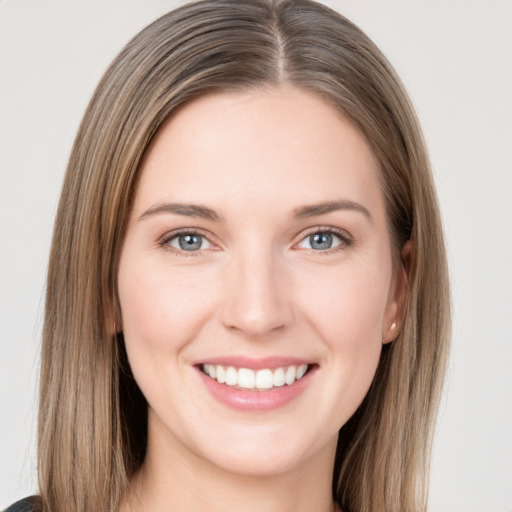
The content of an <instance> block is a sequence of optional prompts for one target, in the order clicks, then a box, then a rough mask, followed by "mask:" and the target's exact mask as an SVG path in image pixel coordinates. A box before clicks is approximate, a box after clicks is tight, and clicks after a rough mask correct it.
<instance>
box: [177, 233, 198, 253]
mask: <svg viewBox="0 0 512 512" xmlns="http://www.w3.org/2000/svg"><path fill="white" fill-rule="evenodd" d="M179 244H180V247H181V248H182V249H183V250H184V251H194V250H197V249H200V248H201V237H200V236H198V235H181V236H180V238H179Z"/></svg>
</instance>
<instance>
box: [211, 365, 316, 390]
mask: <svg viewBox="0 0 512 512" xmlns="http://www.w3.org/2000/svg"><path fill="white" fill-rule="evenodd" d="M201 370H202V372H203V373H204V374H205V375H208V376H209V377H210V378H211V379H213V380H215V381H217V382H218V383H219V384H225V385H227V386H230V387H233V388H235V389H244V390H254V391H268V390H270V389H274V388H280V387H283V386H290V385H291V384H293V383H294V382H295V381H298V380H300V379H302V377H304V375H305V374H306V373H307V371H308V365H307V364H301V365H291V366H281V367H278V368H272V369H271V368H262V369H259V370H252V369H250V368H235V367H234V366H227V367H226V366H223V365H220V364H217V365H215V364H203V365H201Z"/></svg>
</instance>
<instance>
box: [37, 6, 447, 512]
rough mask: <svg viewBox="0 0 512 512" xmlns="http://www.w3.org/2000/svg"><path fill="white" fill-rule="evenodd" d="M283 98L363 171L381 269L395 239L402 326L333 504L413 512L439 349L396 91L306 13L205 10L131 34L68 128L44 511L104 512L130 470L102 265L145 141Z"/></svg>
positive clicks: (430, 203) (364, 44) (418, 499)
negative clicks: (207, 114)
mask: <svg viewBox="0 0 512 512" xmlns="http://www.w3.org/2000/svg"><path fill="white" fill-rule="evenodd" d="M282 83H288V84H292V85H294V86H295V87H298V88H301V89H303V90H307V91H310V92H313V93H314V94H317V95H319V96H321V97H323V98H324V100H325V101H326V102H328V103H329V104H330V105H332V106H333V108H335V109H338V110H340V111H341V112H343V113H344V115H345V116H347V117H348V118H349V119H350V120H351V121H352V122H353V123H354V125H355V126H357V127H358V128H359V130H360V131H361V133H363V134H364V136H365V137H366V139H367V140H368V142H369V144H370V145H371V147H372V149H373V152H374V154H375V156H376V158H377V159H378V161H379V163H380V169H381V177H382V187H383V191H384V194H385V197H386V204H387V210H388V216H389V226H390V236H391V239H392V243H393V247H394V250H395V254H396V255H398V254H399V253H400V248H401V247H402V246H403V244H404V243H405V242H406V241H407V240H411V241H412V246H413V250H412V254H413V257H412V260H411V262H410V267H409V269H408V293H407V303H406V313H405V321H404V325H403V328H402V329H401V333H400V335H399V336H398V338H397V339H396V340H395V341H394V342H393V343H391V344H389V345H386V346H385V347H384V350H383V353H382V356H381V359H380V363H379V366H378V369H377V374H376V376H375V379H374V382H373V384H372V387H371V388H370V391H369V393H368V395H367V396H366V398H365V399H364V401H363V403H362V404H361V406H360V407H359V409H358V410H357V412H356V413H355V414H354V416H353V417H352V418H351V419H350V420H349V421H348V423H347V424H346V425H344V426H343V427H342V429H341V430H340V434H339V442H338V449H337V455H336V463H335V468H334V479H333V499H334V500H335V501H336V502H337V503H338V504H339V505H340V506H341V507H342V508H343V510H344V511H345V512H356V511H357V512H363V511H366V512H370V511H376V510H379V511H382V512H386V511H387V512H391V511H394V512H396V511H398V510H400V511H401V512H408V511H409V512H412V511H414V512H418V511H421V510H424V509H425V506H426V489H427V487H426V482H427V477H428V460H429V450H430V444H431V436H432V427H433V423H434V420H435V414H436V410H437V405H438V401H439V394H440V390H441V386H442V381H443V377H444V370H445V363H446V357H447V350H448V340H449V319H450V308H449V290H448V276H447V267H446V260H445V252H444V243H443V236H442V228H441V222H440V216H439V212H438V206H437V200H436V195H435V191H434V186H433V181H432V176H431V172H430V168H429V162H428V157H427V153H426V150H425V145H424V142H423V139H422V136H421V132H420V129H419V126H418V123H417V120H416V117H415V115H414V111H413V109H412V107H411V105H410V102H409V100H408V97H407V95H406V93H405V92H404V89H403V87H402V85H401V83H400V80H399V79H398V78H397V76H396V74H395V72H394V71H393V69H392V67H391V66H390V64H389V63H388V62H387V60H386V59H385V58H384V57H383V55H382V54H381V53H380V51H379V50H378V49H377V48H376V46H375V45H374V44H373V43H372V42H371V41H370V40H369V38H368V37H367V36H366V35H365V34H364V33H363V32H362V31H361V30H360V29H358V28H357V27H356V26H354V25H353V24H352V23H351V22H349V21H348V20H347V19H345V18H344V17H342V16H341V15H339V14H337V13H335V12H334V11H332V10H330V9H328V8H327V7H324V6H322V5H320V4H318V3H315V2H312V1H310V0H296V1H291V0H257V1H254V0H253V1H245V0H242V1H240V0H213V1H201V2H196V3H192V4H189V5H185V6H183V7H180V8H178V9H176V10H174V11H172V12H170V13H168V14H166V15H165V16H163V17H162V18H160V19H158V20H157V21H155V22H154V23H152V24H151V25H150V26H149V27H147V28H146V29H144V30H143V31H142V32H140V33H139V34H138V35H137V36H136V37H135V38H134V39H133V40H132V41H131V42H130V43H129V44H128V45H127V46H126V47H125V48H124V49H123V50H122V52H121V53H120V55H119V56H118V57H117V58H116V59H115V60H114V62H113V63H112V64H111V66H110V68H109V69H108V70H107V72H106V73H105V75H104V76H103V78H102V80H101V82H100V84H99V85H98V87H97V89H96V92H95V93H94V96H93V98H92V99H91V102H90V104H89V106H88V108H87V110H86V113H85V116H84V118H83V120H82V123H81V126H80V128H79V131H78V134H77V137H76V140H75V143H74V146H73V149H72V153H71V157H70V160H69V165H68V169H67V174H66V177H65V182H64V186H63V190H62V195H61V200H60V204H59V208H58V213H57V218H56V221H55V231H54V236H53V242H52V249H51V257H50V265H49V271H48V284H47V294H46V313H45V323H44V332H43V350H42V369H41V386H40V393H41V395H40V410H39V453H38V458H39V459H38V460H39V484H40V493H41V496H42V500H43V506H44V510H45V511H48V512H50V511H51V512H63V511H68V510H74V511H76V512H83V511H94V512H98V511H113V510H115V509H116V507H117V504H118V502H119V498H120V496H121V493H122V492H123V490H124V489H125V488H126V486H127V484H128V481H129V479H130V477H131V476H132V475H133V474H134V473H135V471H137V469H138V468H139V467H140V465H141V464H142V461H143V458H144V454H145V449H146V442H147V431H146V414H147V405H146V403H145V400H144V398H143V396H142V395H141V393H140V391H139V389H138V387H137V385H136V383H135V382H134V380H133V377H132V375H131V372H130V368H129V366H128V364H127V360H126V354H125V352H124V342H123V338H122V334H120V335H117V336H116V335H115V329H114V328H113V327H112V326H111V325H109V322H110V321H111V319H112V318H113V317H114V316H115V315H114V313H115V312H116V311H118V308H119V305H118V300H117V290H116V279H117V266H118V261H119V253H120V248H121V244H122V241H123V236H124V232H125V229H126V222H127V219H128V214H129V211H130V206H131V202H132V198H133V195H134V189H135V186H136V180H137V170H138V168H139V166H140V162H141V159H142V157H143V155H144V152H145V150H146V148H147V147H148V145H149V143H150V141H151V140H152V137H153V136H154V135H155V133H156V132H157V131H158V129H159V127H160V126H161V125H162V123H163V122H164V121H165V120H166V119H168V118H169V116H170V115H172V113H173V111H174V110H175V109H176V108H177V107H178V106H180V105H183V104H184V103H185V102H187V101H190V100H192V99H194V98H196V97H198V96H201V95H204V94H207V93H209V92H213V91H219V90H222V91H238V90H247V89H251V88H258V87H262V86H269V85H270V86H279V84H282Z"/></svg>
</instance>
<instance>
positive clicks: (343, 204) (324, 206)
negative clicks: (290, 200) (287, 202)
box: [293, 199, 372, 221]
mask: <svg viewBox="0 0 512 512" xmlns="http://www.w3.org/2000/svg"><path fill="white" fill-rule="evenodd" d="M337 210H353V211H356V212H360V213H362V214H363V215H364V216H365V217H367V218H368V220H370V221H371V220H372V216H371V214H370V212H369V211H368V210H367V209H366V208H365V207H364V206H363V205H362V204H359V203H356V202H354V201H348V200H346V199H341V200H339V201H327V202H324V203H318V204H312V205H307V206H301V207H299V208H295V210H293V216H294V217H296V218H298V219H306V218H309V217H314V216H316V215H323V214H325V213H330V212H334V211H337Z"/></svg>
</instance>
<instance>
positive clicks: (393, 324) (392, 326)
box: [391, 322, 396, 331]
mask: <svg viewBox="0 0 512 512" xmlns="http://www.w3.org/2000/svg"><path fill="white" fill-rule="evenodd" d="M395 329H396V322H393V323H392V324H391V330H392V331H394V330H395Z"/></svg>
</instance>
